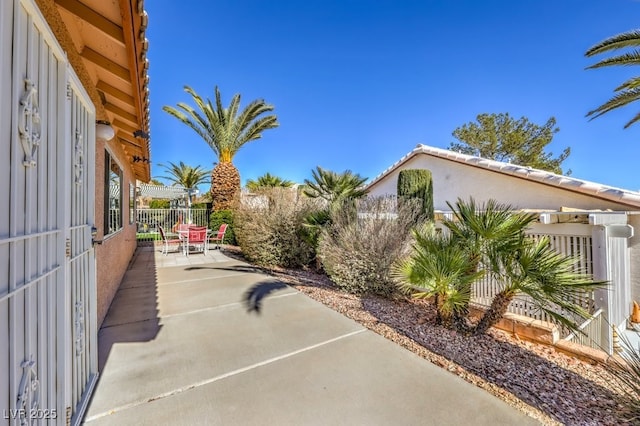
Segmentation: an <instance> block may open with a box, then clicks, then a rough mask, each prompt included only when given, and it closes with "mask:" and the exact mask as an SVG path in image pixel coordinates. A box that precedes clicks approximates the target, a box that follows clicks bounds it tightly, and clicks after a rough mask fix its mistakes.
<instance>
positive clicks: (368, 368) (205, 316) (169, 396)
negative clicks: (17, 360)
mask: <svg viewBox="0 0 640 426" xmlns="http://www.w3.org/2000/svg"><path fill="white" fill-rule="evenodd" d="M223 253H224V252H220V251H219V250H212V251H209V254H208V255H206V256H205V255H204V254H201V253H200V254H193V255H190V256H189V257H188V258H186V257H184V256H182V255H181V254H170V255H168V256H163V255H161V254H160V253H159V252H158V251H157V249H156V250H154V249H153V248H151V247H149V248H140V249H138V250H137V251H136V254H135V256H134V259H133V260H132V262H131V265H130V267H129V270H128V271H127V273H126V275H125V277H124V279H123V281H122V284H121V286H120V289H119V290H118V292H117V294H116V297H115V298H114V301H113V303H112V305H111V308H110V310H109V313H108V315H107V317H106V319H105V321H104V323H103V324H102V328H101V329H100V331H99V336H98V340H99V365H100V379H99V382H98V385H97V387H96V390H95V391H94V394H93V397H92V400H91V402H90V405H89V407H88V409H87V412H86V415H85V424H87V425H91V426H97V425H460V424H473V425H514V424H517V425H519V426H525V425H534V424H538V422H537V421H535V420H534V419H532V418H530V417H527V416H526V415H525V414H523V413H521V412H519V411H517V410H516V409H514V408H512V407H510V406H508V405H507V404H506V403H504V402H503V401H501V400H499V399H498V398H496V397H494V396H492V395H490V394H489V393H487V392H485V391H483V390H481V389H479V388H477V387H475V386H473V385H471V384H469V383H467V382H465V381H464V380H462V379H460V378H459V377H457V376H455V375H453V374H451V373H449V372H447V371H444V370H442V369H440V368H439V367H436V366H434V365H433V364H431V363H430V362H428V361H426V360H424V359H422V358H420V357H418V356H417V355H415V354H413V353H412V352H409V351H407V350H405V349H404V348H402V347H400V346H398V345H396V344H395V343H392V342H390V341H388V340H386V339H384V338H383V337H381V336H379V335H377V334H375V333H373V332H372V331H369V330H367V329H366V328H364V327H363V326H361V325H360V324H358V323H356V322H354V321H352V320H350V319H348V318H346V317H344V316H342V315H340V314H338V313H337V312H335V311H333V310H331V309H329V308H327V307H326V306H324V305H322V304H320V303H318V302H316V301H314V300H312V299H310V298H308V297H307V296H305V295H303V294H302V293H300V292H298V291H297V290H295V289H294V288H291V287H288V286H286V285H284V284H283V283H280V282H278V281H277V280H275V279H274V278H272V277H270V276H268V275H265V274H262V273H260V272H259V271H258V270H256V269H255V268H253V267H251V265H248V264H246V263H243V262H240V261H236V260H233V259H231V258H228V257H226V256H225V255H224V254H223ZM250 290H254V293H253V294H254V295H255V296H256V297H257V299H254V300H258V301H261V305H262V306H261V309H260V311H259V312H256V311H250V310H248V309H247V304H246V303H245V301H244V300H245V294H247V292H248V291H250Z"/></svg>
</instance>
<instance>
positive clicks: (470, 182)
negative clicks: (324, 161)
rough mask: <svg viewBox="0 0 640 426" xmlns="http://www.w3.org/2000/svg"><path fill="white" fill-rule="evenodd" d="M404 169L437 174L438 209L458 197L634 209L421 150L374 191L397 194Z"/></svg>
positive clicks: (526, 204)
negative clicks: (401, 171)
mask: <svg viewBox="0 0 640 426" xmlns="http://www.w3.org/2000/svg"><path fill="white" fill-rule="evenodd" d="M404 169H428V170H430V171H431V173H432V176H433V199H434V208H435V209H436V210H443V211H449V210H451V209H450V208H449V207H448V206H447V201H449V202H451V203H454V202H455V201H456V199H457V198H458V197H460V198H462V199H468V198H469V197H474V198H475V199H476V201H485V200H488V199H491V198H493V199H495V200H498V201H500V202H502V203H507V204H510V205H512V206H513V207H514V208H530V209H549V210H558V209H559V208H560V207H573V208H578V209H612V210H623V211H624V210H630V208H629V207H628V206H626V207H625V206H623V205H621V204H616V203H614V202H611V201H608V200H602V199H599V198H596V197H593V196H589V195H586V194H580V193H576V192H572V191H568V190H565V189H562V188H558V187H554V186H550V185H545V184H543V183H539V182H535V181H530V180H526V179H522V178H518V177H516V176H509V175H506V174H504V173H498V172H494V171H491V170H487V169H483V168H479V167H475V166H472V165H465V164H461V163H458V162H454V161H449V160H446V159H442V158H439V157H432V156H430V155H427V154H418V155H416V156H414V157H413V158H411V159H410V160H409V161H407V162H406V163H405V164H403V165H402V166H400V167H399V168H398V169H396V170H394V171H393V172H391V173H390V174H389V175H387V176H385V177H384V178H383V179H381V180H380V181H378V182H377V183H376V184H375V185H373V186H371V187H370V188H369V194H370V195H374V196H376V195H395V194H396V186H397V182H398V173H399V172H400V170H404Z"/></svg>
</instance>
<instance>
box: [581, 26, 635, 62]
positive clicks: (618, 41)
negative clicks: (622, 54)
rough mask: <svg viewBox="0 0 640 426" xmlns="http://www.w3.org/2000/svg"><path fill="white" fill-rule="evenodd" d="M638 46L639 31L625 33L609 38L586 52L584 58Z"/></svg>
mask: <svg viewBox="0 0 640 426" xmlns="http://www.w3.org/2000/svg"><path fill="white" fill-rule="evenodd" d="M635 46H640V30H632V31H627V32H624V33H621V34H617V35H615V36H613V37H609V38H607V39H605V40H603V41H601V42H600V43H598V44H596V45H595V46H593V47H591V48H590V49H589V50H587V51H586V53H585V56H593V55H597V54H599V53H603V52H608V51H611V50H617V49H624V48H627V47H635Z"/></svg>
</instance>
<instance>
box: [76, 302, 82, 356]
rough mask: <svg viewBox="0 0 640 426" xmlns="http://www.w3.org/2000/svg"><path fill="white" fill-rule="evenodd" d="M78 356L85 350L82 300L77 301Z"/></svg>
mask: <svg viewBox="0 0 640 426" xmlns="http://www.w3.org/2000/svg"><path fill="white" fill-rule="evenodd" d="M75 317H76V320H75V326H76V338H75V344H76V356H80V355H82V353H83V352H84V309H83V303H82V300H78V301H77V302H76V315H75Z"/></svg>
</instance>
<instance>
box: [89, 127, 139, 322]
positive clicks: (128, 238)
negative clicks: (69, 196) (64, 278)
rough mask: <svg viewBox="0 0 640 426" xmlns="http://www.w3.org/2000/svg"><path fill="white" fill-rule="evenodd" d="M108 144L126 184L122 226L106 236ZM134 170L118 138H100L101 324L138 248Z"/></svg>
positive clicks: (98, 261) (98, 266) (98, 267)
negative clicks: (132, 216)
mask: <svg viewBox="0 0 640 426" xmlns="http://www.w3.org/2000/svg"><path fill="white" fill-rule="evenodd" d="M105 146H107V147H108V149H109V153H110V154H111V155H112V156H113V157H114V158H115V159H116V161H117V162H118V164H119V165H120V167H121V168H122V172H123V185H122V204H123V216H122V229H121V230H120V231H118V232H115V233H113V234H111V235H109V236H107V237H106V238H104V235H103V229H104V227H103V224H104V213H103V212H104V191H105V183H104V172H105V170H104V168H105V163H104V161H105ZM132 179H133V172H132V171H131V169H130V167H129V163H128V162H127V160H126V156H125V153H124V151H123V150H122V147H121V146H120V144H119V143H116V142H114V141H111V142H108V143H107V144H105V141H103V140H100V139H98V140H97V141H96V221H95V223H96V228H97V229H98V236H97V239H99V240H103V242H102V244H98V245H96V275H97V299H98V300H97V306H98V312H97V318H98V327H100V325H101V324H102V321H104V317H105V316H106V315H107V311H108V310H109V306H110V305H111V301H112V300H113V297H114V296H115V294H116V291H118V287H119V286H120V282H121V281H122V277H123V276H124V274H125V272H126V271H127V267H128V265H129V261H130V260H131V257H132V256H133V253H134V251H135V249H136V229H135V223H134V224H131V225H130V224H129V207H128V206H129V183H130V182H131V183H134V184H135V180H132Z"/></svg>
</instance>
